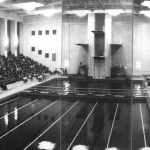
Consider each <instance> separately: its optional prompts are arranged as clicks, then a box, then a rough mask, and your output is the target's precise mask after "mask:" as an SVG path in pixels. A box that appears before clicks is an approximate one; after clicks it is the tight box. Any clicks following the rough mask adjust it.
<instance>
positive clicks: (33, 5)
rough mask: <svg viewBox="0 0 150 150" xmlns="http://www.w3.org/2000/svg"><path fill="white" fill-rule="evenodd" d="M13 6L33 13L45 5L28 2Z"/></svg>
mask: <svg viewBox="0 0 150 150" xmlns="http://www.w3.org/2000/svg"><path fill="white" fill-rule="evenodd" d="M13 6H14V7H17V8H19V9H24V10H26V11H33V10H34V9H35V8H36V7H42V6H43V4H41V3H37V2H26V3H18V4H13Z"/></svg>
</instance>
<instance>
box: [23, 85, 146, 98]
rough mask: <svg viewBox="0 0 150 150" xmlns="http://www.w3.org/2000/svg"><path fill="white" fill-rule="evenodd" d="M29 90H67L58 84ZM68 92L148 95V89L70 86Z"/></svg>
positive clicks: (59, 91)
mask: <svg viewBox="0 0 150 150" xmlns="http://www.w3.org/2000/svg"><path fill="white" fill-rule="evenodd" d="M27 90H31V91H32V90H35V91H40V92H52V91H54V92H56V93H63V92H64V91H65V89H64V87H63V86H62V87H56V86H35V87H32V88H29V89H27ZM25 91H26V90H25ZM68 92H72V93H76V94H89V93H92V94H98V95H134V96H143V95H146V92H147V90H146V89H140V90H139V89H138V90H137V89H132V90H128V89H105V88H104V89H102V88H72V87H71V88H69V91H68Z"/></svg>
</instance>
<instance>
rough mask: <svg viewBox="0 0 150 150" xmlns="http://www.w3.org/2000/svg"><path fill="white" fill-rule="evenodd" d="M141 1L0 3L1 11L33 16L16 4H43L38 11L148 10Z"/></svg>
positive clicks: (21, 1)
mask: <svg viewBox="0 0 150 150" xmlns="http://www.w3.org/2000/svg"><path fill="white" fill-rule="evenodd" d="M0 1H2V0H0ZM141 1H143V0H5V1H4V2H1V3H0V11H1V10H3V11H6V12H11V13H15V14H17V15H22V16H24V15H25V16H26V15H31V14H32V13H29V12H27V11H25V10H23V9H20V8H17V7H14V4H18V3H24V2H39V3H41V4H43V6H42V7H37V8H36V10H39V9H48V8H54V9H58V8H59V9H61V8H62V9H63V10H85V9H87V10H89V9H90V10H99V9H101V10H105V9H132V8H134V9H135V10H141V9H146V8H144V7H143V6H141V5H140V4H141ZM32 15H33V14H32Z"/></svg>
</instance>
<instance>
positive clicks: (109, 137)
mask: <svg viewBox="0 0 150 150" xmlns="http://www.w3.org/2000/svg"><path fill="white" fill-rule="evenodd" d="M118 106H119V104H117V106H116V110H115V114H114V119H113V122H112V125H111V129H110V133H109V137H108V142H107V146H106V149H107V148H109V143H110V138H111V135H112V131H113V127H114V123H115V120H116V115H117V111H118Z"/></svg>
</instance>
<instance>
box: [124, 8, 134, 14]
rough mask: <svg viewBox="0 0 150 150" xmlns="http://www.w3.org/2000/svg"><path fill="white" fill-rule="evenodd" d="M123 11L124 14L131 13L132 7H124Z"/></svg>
mask: <svg viewBox="0 0 150 150" xmlns="http://www.w3.org/2000/svg"><path fill="white" fill-rule="evenodd" d="M123 13H125V14H129V13H132V9H125V10H123Z"/></svg>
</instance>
